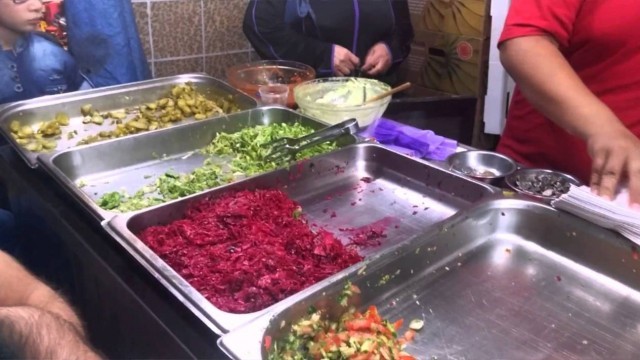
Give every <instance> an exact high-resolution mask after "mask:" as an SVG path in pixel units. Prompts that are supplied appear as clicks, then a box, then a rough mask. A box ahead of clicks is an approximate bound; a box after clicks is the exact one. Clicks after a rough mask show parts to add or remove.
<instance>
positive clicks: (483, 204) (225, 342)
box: [217, 194, 622, 360]
mask: <svg viewBox="0 0 640 360" xmlns="http://www.w3.org/2000/svg"><path fill="white" fill-rule="evenodd" d="M495 206H499V207H500V208H508V209H528V210H530V211H533V212H542V211H544V212H551V213H554V214H557V215H558V216H561V217H566V218H571V219H573V220H576V221H578V222H579V223H586V221H585V220H583V219H581V218H578V217H576V216H574V215H572V214H570V213H566V212H563V211H560V210H558V209H555V208H553V207H551V206H549V205H547V204H544V203H541V202H537V201H533V200H531V199H529V198H527V197H525V196H521V195H519V194H516V195H514V196H505V195H496V196H494V197H493V198H492V197H489V198H486V199H483V200H480V201H479V202H477V203H475V204H473V205H472V206H471V207H469V208H467V209H464V210H462V211H459V212H458V213H456V214H455V215H453V216H451V217H450V218H448V219H445V220H443V221H442V222H440V223H439V224H437V225H435V226H433V227H431V228H429V229H427V230H426V231H424V232H423V233H420V234H417V235H416V236H414V237H412V238H411V239H408V240H407V241H405V242H403V243H400V244H398V245H397V246H394V247H393V248H390V249H388V251H385V252H384V253H382V254H380V256H377V257H375V258H374V259H372V260H371V261H370V262H368V263H366V265H367V266H368V268H367V270H368V271H369V272H371V271H375V270H376V269H381V268H383V267H384V266H385V264H387V263H389V262H391V261H393V259H391V258H388V257H385V256H384V255H388V254H390V253H392V252H398V253H399V256H402V255H403V254H404V253H407V252H410V251H413V246H414V244H415V243H417V242H424V243H423V244H422V245H428V244H430V243H431V241H436V240H437V234H438V233H440V232H444V231H447V230H449V229H450V228H452V227H454V226H456V225H457V224H459V223H461V222H464V221H466V220H468V219H469V218H470V217H471V216H472V215H473V214H476V213H481V212H484V211H489V210H490V209H491V208H492V207H495ZM603 230H604V229H603ZM612 234H613V235H615V234H614V233H612ZM620 238H622V237H620ZM361 264H362V263H361ZM356 265H358V264H356ZM363 275H364V274H363ZM357 276H362V275H360V266H358V267H356V268H350V270H349V272H348V273H347V274H344V276H343V277H357ZM307 290H309V291H304V292H301V293H299V294H297V295H296V296H295V299H292V301H289V302H287V303H286V304H281V305H282V306H278V307H274V308H271V309H269V311H267V312H265V313H263V314H261V315H259V316H258V317H256V318H254V319H253V320H251V321H249V322H247V323H245V324H243V325H241V326H239V327H237V328H236V329H233V330H231V331H230V332H229V333H227V334H223V335H222V336H221V337H220V338H218V340H217V344H218V347H219V348H220V349H221V350H222V351H223V352H224V353H225V354H227V356H229V358H231V359H234V360H242V358H241V357H240V356H239V355H238V352H239V351H240V350H242V349H240V348H239V347H238V346H235V345H234V344H233V342H232V341H231V340H229V339H233V338H236V339H237V338H242V339H243V340H244V347H245V348H246V346H250V347H252V349H251V350H249V353H251V354H252V355H256V356H257V357H255V358H256V359H259V358H261V355H260V354H261V339H262V336H263V335H264V332H265V331H266V330H267V328H268V326H269V324H270V322H271V319H272V318H275V317H277V316H278V315H279V314H280V313H281V312H282V311H284V310H285V309H286V307H287V306H290V305H292V304H293V303H295V302H297V301H303V300H305V299H308V298H310V297H311V296H313V295H314V294H316V293H318V292H320V291H322V290H323V288H317V287H314V288H313V289H311V288H309V289H307ZM256 344H257V345H256Z"/></svg>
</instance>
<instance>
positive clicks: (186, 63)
mask: <svg viewBox="0 0 640 360" xmlns="http://www.w3.org/2000/svg"><path fill="white" fill-rule="evenodd" d="M154 66H155V73H154V77H156V78H158V77H165V76H174V75H181V74H187V73H194V72H203V71H204V61H203V58H202V57H200V56H199V57H196V58H189V59H178V60H160V61H155V62H154Z"/></svg>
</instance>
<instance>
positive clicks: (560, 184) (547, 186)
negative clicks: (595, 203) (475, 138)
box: [447, 150, 582, 203]
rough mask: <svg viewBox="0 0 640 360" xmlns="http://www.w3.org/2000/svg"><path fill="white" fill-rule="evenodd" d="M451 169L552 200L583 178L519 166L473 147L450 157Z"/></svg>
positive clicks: (527, 194)
mask: <svg viewBox="0 0 640 360" xmlns="http://www.w3.org/2000/svg"><path fill="white" fill-rule="evenodd" d="M447 163H448V164H449V169H450V170H451V171H453V172H455V173H458V174H460V175H464V176H468V177H471V178H474V179H476V180H480V181H483V182H485V183H488V184H491V185H494V186H499V187H504V186H508V187H510V188H511V189H513V190H514V191H516V192H518V193H520V194H523V195H525V196H528V197H530V198H532V199H535V200H538V201H541V202H544V203H550V202H551V201H553V200H555V199H557V198H559V197H560V196H561V195H562V194H565V193H567V192H568V191H569V188H570V186H571V185H576V186H581V185H582V183H581V182H580V180H578V179H576V178H575V177H573V176H571V175H569V174H566V173H563V172H560V171H555V170H548V169H529V168H519V167H518V164H517V163H516V162H515V161H514V160H513V159H511V158H509V157H508V156H505V155H502V154H498V153H496V152H493V151H483V150H470V151H463V152H458V153H455V154H452V155H451V156H449V157H448V158H447Z"/></svg>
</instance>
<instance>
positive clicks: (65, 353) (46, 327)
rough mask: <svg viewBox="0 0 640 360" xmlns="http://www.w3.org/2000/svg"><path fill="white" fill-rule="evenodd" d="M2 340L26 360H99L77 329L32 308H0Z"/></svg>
mask: <svg viewBox="0 0 640 360" xmlns="http://www.w3.org/2000/svg"><path fill="white" fill-rule="evenodd" d="M0 339H1V340H2V342H3V344H4V345H5V346H8V347H9V349H10V350H11V352H12V353H13V354H15V355H16V356H18V357H19V358H25V359H69V360H73V359H99V358H100V357H99V356H98V355H96V353H95V352H94V351H93V350H92V349H91V348H90V347H89V346H88V345H87V344H86V342H85V340H84V336H83V335H82V334H81V333H80V332H79V331H78V329H76V327H75V326H74V325H72V324H71V323H69V322H68V321H67V320H65V319H62V318H61V317H59V316H58V315H56V314H54V313H50V312H48V311H45V310H41V309H37V308H34V307H30V306H13V307H2V308H0Z"/></svg>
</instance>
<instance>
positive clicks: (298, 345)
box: [263, 306, 415, 360]
mask: <svg viewBox="0 0 640 360" xmlns="http://www.w3.org/2000/svg"><path fill="white" fill-rule="evenodd" d="M401 327H402V320H398V321H396V322H393V323H392V322H389V321H387V320H385V319H383V318H382V317H381V316H380V314H378V309H377V308H376V307H375V306H370V307H369V308H368V309H367V311H365V312H364V313H361V312H358V311H356V310H355V309H353V308H351V309H349V310H348V311H346V312H345V313H344V314H343V315H342V316H341V317H340V319H339V320H338V321H331V320H328V319H326V316H325V314H324V313H323V312H322V311H317V310H315V309H311V311H310V314H309V315H307V316H305V317H304V318H302V319H301V320H300V321H298V322H297V323H295V324H293V325H292V326H291V331H290V332H289V334H288V335H287V336H286V337H285V338H284V339H282V340H278V341H272V339H271V337H269V336H266V337H265V339H264V341H263V344H264V346H265V348H266V349H267V351H268V352H269V360H302V359H334V360H342V359H345V360H346V359H349V360H415V357H413V356H411V355H409V354H408V353H406V352H404V351H403V348H404V346H405V344H406V343H407V342H409V341H410V338H411V339H412V338H413V335H414V334H415V332H414V331H413V330H409V331H408V332H412V334H411V335H409V336H407V334H405V336H403V337H398V334H397V332H398V330H399V329H400V328H401Z"/></svg>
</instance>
